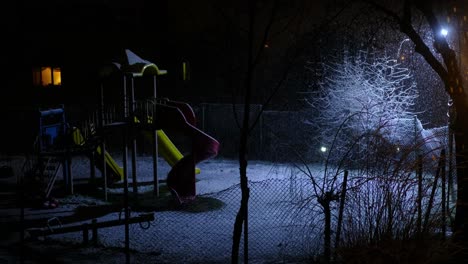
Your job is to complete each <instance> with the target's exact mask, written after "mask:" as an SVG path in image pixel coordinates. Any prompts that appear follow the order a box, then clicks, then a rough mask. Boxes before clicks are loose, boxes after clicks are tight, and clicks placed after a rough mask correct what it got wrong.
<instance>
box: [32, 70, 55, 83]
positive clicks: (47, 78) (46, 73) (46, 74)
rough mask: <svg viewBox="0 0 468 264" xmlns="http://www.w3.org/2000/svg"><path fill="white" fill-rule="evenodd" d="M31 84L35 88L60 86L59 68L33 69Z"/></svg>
mask: <svg viewBox="0 0 468 264" xmlns="http://www.w3.org/2000/svg"><path fill="white" fill-rule="evenodd" d="M33 84H34V85H35V86H51V85H55V86H59V85H61V84H62V75H61V70H60V68H57V67H37V68H33Z"/></svg>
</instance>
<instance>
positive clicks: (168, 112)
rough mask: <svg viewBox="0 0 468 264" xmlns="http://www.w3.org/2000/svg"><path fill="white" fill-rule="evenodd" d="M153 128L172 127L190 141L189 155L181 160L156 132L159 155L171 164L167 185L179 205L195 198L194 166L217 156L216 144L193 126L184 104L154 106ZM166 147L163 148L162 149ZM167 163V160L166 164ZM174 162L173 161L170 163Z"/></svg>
mask: <svg viewBox="0 0 468 264" xmlns="http://www.w3.org/2000/svg"><path fill="white" fill-rule="evenodd" d="M156 120H157V121H156V123H157V124H156V125H157V126H155V127H157V128H158V129H165V128H172V129H176V130H178V131H181V132H183V133H184V134H185V135H187V136H189V137H190V138H191V140H192V150H191V153H189V154H187V155H185V156H183V157H182V154H179V153H177V151H176V150H177V149H176V148H175V147H174V148H173V147H172V145H171V144H172V143H171V142H170V141H169V140H168V138H167V139H166V138H164V135H163V134H162V133H163V132H162V130H157V131H158V132H159V131H161V132H159V133H158V138H160V139H161V143H162V144H160V145H162V146H161V150H163V151H161V154H162V155H167V154H170V155H168V156H172V157H170V158H169V157H167V158H166V160H168V162H172V164H171V163H170V164H171V165H172V169H171V171H170V172H169V175H168V177H167V185H168V187H169V188H170V189H171V191H172V193H173V194H174V195H175V196H176V197H177V198H178V200H179V202H180V203H185V202H189V201H191V200H193V199H195V196H196V191H195V169H194V168H195V165H196V164H198V163H199V162H201V161H203V160H207V159H210V158H213V157H215V156H216V155H217V154H218V150H219V142H218V141H217V140H216V139H214V138H213V137H211V136H210V135H208V134H206V133H205V132H203V131H201V130H200V129H198V128H197V127H196V119H195V114H194V112H193V109H192V108H191V107H190V105H188V104H187V103H183V102H177V101H170V100H166V101H164V103H160V104H157V107H156ZM163 148H166V149H163ZM169 160H171V161H169ZM174 161H177V162H175V163H173V162H174Z"/></svg>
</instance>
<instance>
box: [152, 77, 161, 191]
mask: <svg viewBox="0 0 468 264" xmlns="http://www.w3.org/2000/svg"><path fill="white" fill-rule="evenodd" d="M153 97H154V102H155V104H154V105H153V108H154V109H153V121H152V122H153V127H155V129H154V130H153V187H154V190H153V194H154V195H156V197H159V182H158V181H159V180H158V132H157V131H156V75H154V77H153Z"/></svg>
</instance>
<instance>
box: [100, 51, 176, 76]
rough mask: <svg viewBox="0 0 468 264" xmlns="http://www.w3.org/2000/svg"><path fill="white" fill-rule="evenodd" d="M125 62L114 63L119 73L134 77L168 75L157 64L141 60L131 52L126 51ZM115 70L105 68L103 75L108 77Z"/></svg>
mask: <svg viewBox="0 0 468 264" xmlns="http://www.w3.org/2000/svg"><path fill="white" fill-rule="evenodd" d="M125 55H126V58H125V61H124V62H123V63H119V62H114V63H113V65H114V66H115V67H117V69H118V70H119V71H121V72H122V73H123V74H129V75H132V76H133V77H141V76H145V75H164V74H167V71H166V70H162V69H160V68H159V67H158V66H157V65H156V64H155V63H153V62H150V61H148V60H145V59H142V58H140V57H139V56H138V55H136V54H135V53H133V52H132V51H131V50H129V49H126V50H125ZM113 71H115V68H113V69H109V68H105V69H102V71H101V75H102V76H108V75H110V74H111V73H112V72H113Z"/></svg>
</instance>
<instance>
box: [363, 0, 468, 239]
mask: <svg viewBox="0 0 468 264" xmlns="http://www.w3.org/2000/svg"><path fill="white" fill-rule="evenodd" d="M363 2H364V3H367V4H369V5H370V6H372V7H373V8H375V10H376V11H378V12H380V13H382V14H384V15H385V16H386V17H387V18H388V19H390V20H391V21H392V22H393V23H394V24H395V25H397V26H398V28H399V30H400V31H401V32H403V33H404V34H406V35H407V36H408V38H409V39H410V40H411V41H412V42H413V43H414V49H415V51H416V52H417V53H419V54H420V55H421V56H422V57H423V58H424V59H425V61H426V62H427V63H428V64H429V65H430V66H431V68H432V69H433V70H434V72H435V73H436V74H437V75H438V76H439V77H440V79H441V80H442V82H443V84H444V89H445V91H446V93H447V94H448V95H449V96H450V98H451V99H452V101H453V107H454V110H455V112H456V115H452V116H451V118H452V119H453V120H452V125H453V127H452V128H453V131H454V135H455V152H456V163H457V208H456V214H455V222H454V240H455V241H458V242H462V243H463V244H464V245H466V241H467V240H466V236H467V233H466V232H467V230H466V226H467V224H468V217H467V215H468V213H467V210H468V167H467V163H468V153H467V152H468V149H467V148H466V147H465V146H466V145H467V143H468V115H466V113H468V96H467V90H466V87H465V84H464V83H463V78H462V76H461V70H460V68H459V64H458V60H459V59H460V58H459V57H458V56H457V53H456V51H455V50H454V48H453V46H451V45H450V44H449V42H448V40H447V39H446V38H445V37H444V36H443V35H442V34H440V30H441V28H442V27H441V23H440V20H439V19H440V16H438V12H442V11H443V10H444V9H443V8H445V10H447V9H448V8H449V7H448V6H447V3H446V2H444V3H442V2H441V1H434V0H432V1H423V0H415V1H410V0H400V1H390V2H388V3H387V2H385V3H382V2H380V1H372V0H365V1H363ZM389 3H390V4H389ZM436 4H438V6H436ZM440 15H443V14H440ZM418 16H420V17H422V18H423V19H424V21H425V25H427V27H428V28H429V31H428V32H427V31H423V30H421V27H418V25H417V24H416V23H415V18H417V17H418ZM427 34H430V35H432V39H433V42H432V43H428V42H426V41H425V38H424V36H425V35H427Z"/></svg>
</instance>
